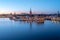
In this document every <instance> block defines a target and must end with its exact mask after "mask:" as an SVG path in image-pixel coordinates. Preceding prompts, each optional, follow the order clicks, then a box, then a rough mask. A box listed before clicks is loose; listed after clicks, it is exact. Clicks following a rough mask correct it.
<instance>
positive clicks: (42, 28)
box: [0, 18, 60, 40]
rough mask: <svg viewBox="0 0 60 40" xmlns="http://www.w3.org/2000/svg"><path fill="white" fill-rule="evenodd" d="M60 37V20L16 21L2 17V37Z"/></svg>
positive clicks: (0, 22)
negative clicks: (41, 21) (42, 21)
mask: <svg viewBox="0 0 60 40" xmlns="http://www.w3.org/2000/svg"><path fill="white" fill-rule="evenodd" d="M56 38H58V39H60V22H59V23H56V22H52V21H47V20H46V21H44V23H37V22H32V21H14V20H10V19H9V18H0V39H23V40H24V39H26V40H29V39H30V40H31V39H34V40H36V39H41V40H44V39H46V40H47V39H56Z"/></svg>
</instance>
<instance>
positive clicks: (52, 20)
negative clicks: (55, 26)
mask: <svg viewBox="0 0 60 40" xmlns="http://www.w3.org/2000/svg"><path fill="white" fill-rule="evenodd" d="M52 22H53V23H60V21H53V20H52Z"/></svg>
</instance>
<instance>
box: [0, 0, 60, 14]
mask: <svg viewBox="0 0 60 40" xmlns="http://www.w3.org/2000/svg"><path fill="white" fill-rule="evenodd" d="M30 8H31V9H32V10H33V11H34V12H37V13H39V12H49V13H50V12H56V11H58V10H59V11H60V0H0V14H1V13H8V12H14V11H15V12H20V11H23V12H28V11H29V9H30Z"/></svg>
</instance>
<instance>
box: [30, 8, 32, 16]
mask: <svg viewBox="0 0 60 40" xmlns="http://www.w3.org/2000/svg"><path fill="white" fill-rule="evenodd" d="M31 15H32V10H31V8H30V16H31Z"/></svg>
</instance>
